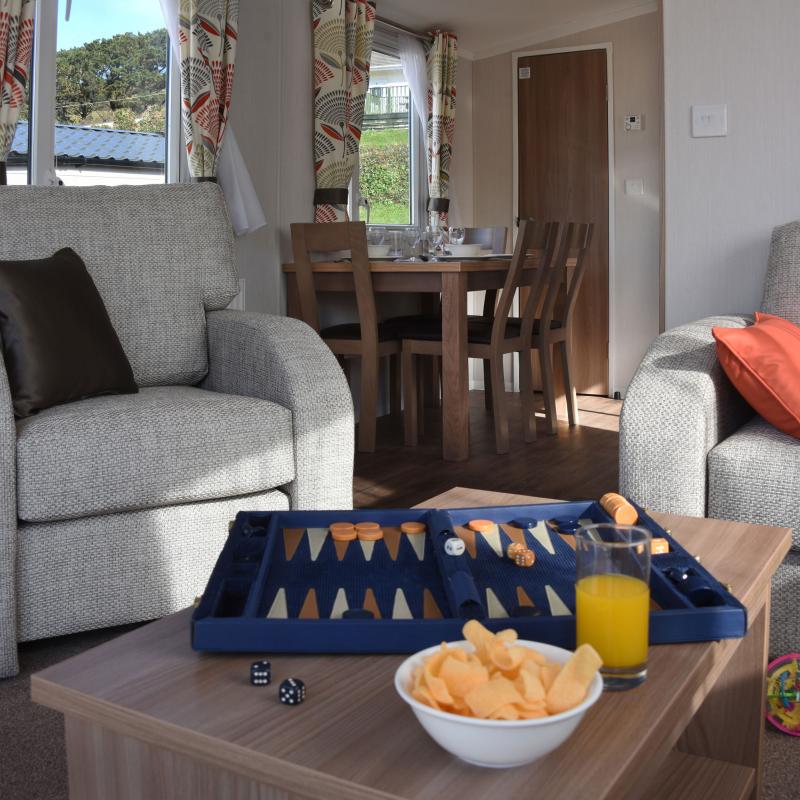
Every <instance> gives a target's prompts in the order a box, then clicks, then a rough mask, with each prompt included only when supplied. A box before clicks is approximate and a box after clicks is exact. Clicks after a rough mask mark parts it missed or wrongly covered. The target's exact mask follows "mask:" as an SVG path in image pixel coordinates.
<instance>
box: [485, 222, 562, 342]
mask: <svg viewBox="0 0 800 800" xmlns="http://www.w3.org/2000/svg"><path fill="white" fill-rule="evenodd" d="M560 234H561V225H560V223H558V222H537V221H535V220H532V219H522V220H520V223H519V230H518V232H517V241H516V244H515V245H514V254H513V255H512V257H511V265H510V266H509V268H508V274H507V275H506V280H505V283H504V284H503V293H502V294H501V295H500V300H499V301H498V303H497V307H496V308H495V312H494V321H493V323H492V344H493V345H499V344H500V343H501V342H502V341H503V339H505V332H506V325H507V323H508V318H509V315H510V313H511V309H512V304H513V301H514V295H515V294H516V291H517V289H519V288H520V286H521V285H522V284H523V278H524V276H525V270H526V269H529V268H531V267H532V261H533V260H534V258H536V259H537V260H538V267H537V268H536V270H535V272H534V273H533V282H532V284H531V287H530V291H529V294H528V300H527V302H526V303H525V306H524V309H523V319H522V336H523V337H525V336H526V330H527V337H528V338H527V339H525V341H529V340H530V336H531V335H532V331H533V321H532V319H533V317H532V311H529V307H530V308H531V309H535V308H536V307H538V306H539V305H540V303H541V298H542V294H543V292H546V289H543V285H544V283H545V279H546V277H547V276H549V275H550V273H551V272H552V262H553V258H554V254H555V252H556V248H557V247H558V242H559V237H560ZM536 298H538V299H536ZM526 314H530V315H531V321H530V324H529V325H526Z"/></svg>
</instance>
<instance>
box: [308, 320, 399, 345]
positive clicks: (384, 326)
mask: <svg viewBox="0 0 800 800" xmlns="http://www.w3.org/2000/svg"><path fill="white" fill-rule="evenodd" d="M392 322H393V320H386V322H379V323H378V341H380V342H390V341H392V340H393V339H397V338H399V337H398V336H397V334H396V332H395V328H394V327H393V326H392ZM319 335H320V336H321V337H322V338H323V339H347V340H350V341H358V340H359V339H361V325H360V324H359V323H358V322H345V323H343V324H341V325H331V326H329V327H327V328H323V329H322V330H321V331H320V332H319Z"/></svg>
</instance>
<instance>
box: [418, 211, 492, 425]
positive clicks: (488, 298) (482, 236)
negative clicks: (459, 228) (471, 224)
mask: <svg viewBox="0 0 800 800" xmlns="http://www.w3.org/2000/svg"><path fill="white" fill-rule="evenodd" d="M507 241H508V228H506V227H504V226H502V225H500V226H496V227H489V228H464V244H479V245H481V247H482V248H483V249H485V250H486V249H488V250H491V252H492V253H505V252H506V242H507ZM496 302H497V289H487V290H486V292H485V293H484V303H483V313H484V316H490V315H491V314H493V313H494V307H495V304H496ZM440 362H441V360H440V359H438V358H432V359H430V367H429V368H430V376H429V380H428V384H429V386H430V387H431V392H432V394H433V397H431V398H430V405H431V407H432V408H441V394H440V384H441V374H442V365H441V363H440ZM488 368H489V367H488V362H486V370H487V372H486V375H485V376H484V377H485V380H486V381H488V380H489V378H488ZM489 397H490V393H489V392H488V391H487V393H486V398H487V401H486V403H487V405H486V408H487V410H491V405H490V402H491V401H490V400H489ZM421 421H422V420H421V418H420V423H421Z"/></svg>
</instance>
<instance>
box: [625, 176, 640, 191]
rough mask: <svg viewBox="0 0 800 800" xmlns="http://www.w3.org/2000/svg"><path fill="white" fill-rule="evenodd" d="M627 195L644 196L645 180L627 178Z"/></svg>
mask: <svg viewBox="0 0 800 800" xmlns="http://www.w3.org/2000/svg"><path fill="white" fill-rule="evenodd" d="M625 194H630V195H643V194H644V179H643V178H625Z"/></svg>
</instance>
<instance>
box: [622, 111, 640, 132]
mask: <svg viewBox="0 0 800 800" xmlns="http://www.w3.org/2000/svg"><path fill="white" fill-rule="evenodd" d="M641 129H642V115H641V114H628V115H627V116H626V117H625V130H626V131H640V130H641Z"/></svg>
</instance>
